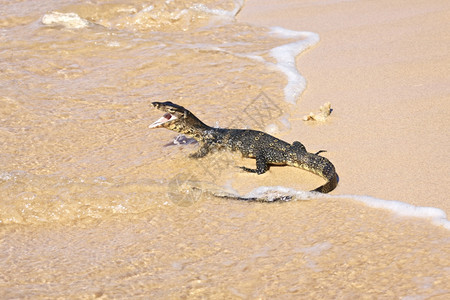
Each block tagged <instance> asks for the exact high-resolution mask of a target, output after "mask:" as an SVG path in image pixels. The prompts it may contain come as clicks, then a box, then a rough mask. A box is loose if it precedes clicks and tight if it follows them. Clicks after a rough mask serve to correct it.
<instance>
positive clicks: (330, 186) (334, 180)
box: [311, 172, 339, 194]
mask: <svg viewBox="0 0 450 300" xmlns="http://www.w3.org/2000/svg"><path fill="white" fill-rule="evenodd" d="M327 180H328V181H327V183H325V184H324V185H321V186H319V187H318V188H316V189H314V190H312V191H311V192H319V193H324V194H325V193H329V192H331V191H332V190H334V189H335V188H336V187H337V184H338V181H339V176H338V174H337V173H336V172H334V175H333V176H332V177H331V178H330V179H327Z"/></svg>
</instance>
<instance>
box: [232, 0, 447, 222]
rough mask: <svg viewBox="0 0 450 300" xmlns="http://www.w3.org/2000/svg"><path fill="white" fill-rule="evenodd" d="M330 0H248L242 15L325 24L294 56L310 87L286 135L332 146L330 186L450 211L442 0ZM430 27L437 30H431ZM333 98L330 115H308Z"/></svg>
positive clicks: (303, 25)
mask: <svg viewBox="0 0 450 300" xmlns="http://www.w3.org/2000/svg"><path fill="white" fill-rule="evenodd" d="M388 4H389V3H388V2H387V1H380V2H377V3H372V2H370V1H363V2H357V3H355V2H351V3H348V2H339V3H333V4H321V3H317V4H316V3H315V2H311V3H295V2H292V1H289V0H283V1H279V2H277V3H272V2H269V1H267V0H263V1H258V2H256V1H251V0H249V1H247V2H246V3H245V5H244V7H243V9H242V10H241V12H240V13H239V14H238V16H237V20H238V21H240V22H246V23H251V24H256V25H263V26H268V27H272V26H281V27H283V28H286V29H290V30H297V31H311V32H315V33H317V34H319V36H320V42H319V43H318V44H317V45H315V46H314V47H312V48H311V49H309V50H307V51H306V52H305V53H302V54H301V55H300V56H298V57H297V59H296V62H297V68H298V69H299V72H300V73H301V74H302V76H303V77H305V78H306V81H307V88H306V90H305V92H304V93H303V94H302V95H301V96H300V97H299V99H298V100H297V104H296V105H295V106H294V105H293V106H292V111H291V112H290V119H291V124H292V128H291V130H290V131H289V133H288V134H287V136H288V140H296V139H300V140H301V141H302V142H304V143H305V145H308V146H307V147H308V148H311V151H312V150H313V149H319V148H320V149H322V148H325V149H327V150H328V153H327V154H326V156H327V157H328V158H329V159H330V160H331V161H332V162H333V163H334V164H335V165H336V168H337V170H338V172H339V175H340V182H339V186H338V188H337V189H336V190H335V191H334V192H333V194H357V195H368V196H371V197H376V198H381V199H392V200H397V201H402V202H406V203H409V204H412V205H416V206H430V207H436V208H439V209H442V210H444V211H445V212H446V213H447V215H448V214H449V213H450V202H449V201H448V200H447V197H446V196H445V195H446V187H447V186H448V185H449V183H450V179H449V178H448V175H447V173H448V169H449V168H450V162H449V160H448V158H447V156H448V155H447V149H448V148H449V147H450V142H449V139H448V135H447V134H446V128H447V129H448V128H450V126H449V125H450V119H449V116H448V114H447V113H446V111H447V112H448V110H449V108H450V104H449V101H448V95H449V94H450V87H449V86H448V84H446V83H448V82H450V75H449V74H448V68H446V67H445V66H448V65H450V56H449V55H448V54H447V53H446V50H445V48H446V44H445V43H443V41H444V40H445V37H446V36H448V35H449V34H450V28H444V26H440V25H439V24H445V20H446V19H448V17H449V16H448V14H449V13H448V10H447V12H446V11H445V7H446V6H448V5H447V4H446V3H444V1H439V0H438V1H432V2H429V3H427V4H422V3H421V2H419V1H413V2H411V1H406V0H402V1H400V2H396V3H395V5H388ZM430 33H431V34H430ZM327 101H330V102H331V104H332V107H333V109H334V112H333V113H332V115H331V116H330V119H329V120H328V121H327V122H326V123H324V124H312V125H309V124H308V123H304V122H303V121H301V117H302V116H303V115H305V114H308V113H309V112H310V111H317V108H318V107H319V106H320V105H322V104H323V103H325V102H327Z"/></svg>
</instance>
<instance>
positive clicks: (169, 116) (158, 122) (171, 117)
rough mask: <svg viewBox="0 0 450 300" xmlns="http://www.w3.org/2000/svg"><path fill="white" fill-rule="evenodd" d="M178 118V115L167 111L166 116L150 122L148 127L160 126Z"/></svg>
mask: <svg viewBox="0 0 450 300" xmlns="http://www.w3.org/2000/svg"><path fill="white" fill-rule="evenodd" d="M174 119H176V117H175V116H174V115H172V114H169V113H165V114H164V116H162V117H161V118H159V119H158V120H156V121H155V122H154V123H152V124H150V125H149V126H148V128H158V127H161V126H162V125H163V124H164V123H166V122H169V121H172V120H174Z"/></svg>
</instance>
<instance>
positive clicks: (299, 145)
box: [292, 141, 306, 152]
mask: <svg viewBox="0 0 450 300" xmlns="http://www.w3.org/2000/svg"><path fill="white" fill-rule="evenodd" d="M292 147H293V148H294V149H295V150H297V151H300V152H306V148H305V146H304V145H303V144H302V143H300V142H299V141H295V142H293V143H292Z"/></svg>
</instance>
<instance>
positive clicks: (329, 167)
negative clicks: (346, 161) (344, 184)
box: [296, 152, 339, 193]
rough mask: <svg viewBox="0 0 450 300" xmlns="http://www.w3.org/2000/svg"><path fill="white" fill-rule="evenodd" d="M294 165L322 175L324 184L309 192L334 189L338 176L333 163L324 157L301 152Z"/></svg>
mask: <svg viewBox="0 0 450 300" xmlns="http://www.w3.org/2000/svg"><path fill="white" fill-rule="evenodd" d="M296 167H299V168H301V169H304V170H307V171H310V172H312V173H314V174H317V175H319V176H321V177H323V178H324V179H325V180H327V182H326V183H325V184H324V185H321V186H319V187H318V188H316V189H314V190H312V191H311V192H319V193H329V192H331V191H332V190H334V189H335V188H336V186H337V184H338V181H339V176H338V174H337V173H336V169H335V168H334V165H333V164H332V163H331V162H330V161H329V160H328V159H327V158H325V157H323V156H320V155H317V154H313V153H308V152H306V153H303V154H302V156H301V158H300V161H299V163H297V164H296Z"/></svg>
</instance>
